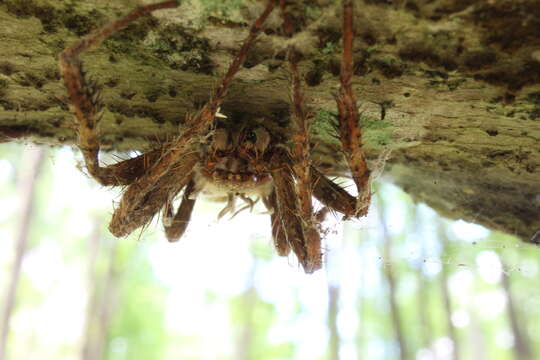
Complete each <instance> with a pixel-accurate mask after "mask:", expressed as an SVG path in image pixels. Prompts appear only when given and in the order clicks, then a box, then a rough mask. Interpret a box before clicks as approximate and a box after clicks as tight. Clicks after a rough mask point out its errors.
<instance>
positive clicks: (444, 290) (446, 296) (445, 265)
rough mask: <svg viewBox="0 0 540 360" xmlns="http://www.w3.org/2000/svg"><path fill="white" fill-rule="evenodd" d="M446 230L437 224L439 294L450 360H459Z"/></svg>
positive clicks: (441, 224) (440, 223) (440, 224)
mask: <svg viewBox="0 0 540 360" xmlns="http://www.w3.org/2000/svg"><path fill="white" fill-rule="evenodd" d="M445 231H446V228H445V226H444V225H443V223H442V222H440V221H439V224H438V235H439V239H440V241H441V243H442V246H443V249H442V256H441V259H442V267H441V277H440V279H441V294H442V298H443V303H444V310H445V315H446V324H447V325H446V326H447V329H448V337H450V339H451V340H452V346H453V349H452V359H454V360H459V358H460V352H459V348H460V346H459V340H458V336H457V333H456V328H455V327H454V324H453V323H452V295H451V294H450V287H449V283H448V276H449V267H450V264H449V260H448V259H447V257H448V254H449V251H448V237H447V236H446V234H445Z"/></svg>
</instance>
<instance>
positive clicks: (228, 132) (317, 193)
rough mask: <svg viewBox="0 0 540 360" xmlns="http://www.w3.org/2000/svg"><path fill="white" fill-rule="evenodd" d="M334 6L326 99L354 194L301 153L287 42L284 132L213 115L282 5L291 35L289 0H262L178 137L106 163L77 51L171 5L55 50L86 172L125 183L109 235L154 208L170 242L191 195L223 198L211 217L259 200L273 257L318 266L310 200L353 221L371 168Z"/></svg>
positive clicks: (90, 88) (301, 128) (302, 117)
mask: <svg viewBox="0 0 540 360" xmlns="http://www.w3.org/2000/svg"><path fill="white" fill-rule="evenodd" d="M342 2H343V54H342V61H341V72H340V84H341V86H340V89H339V92H338V94H337V95H336V96H335V99H336V103H337V109H338V124H337V126H336V130H337V133H338V136H339V139H340V141H341V145H342V149H343V153H344V155H345V159H346V161H347V163H348V167H349V169H350V172H351V175H352V179H353V180H354V182H355V184H356V187H357V190H358V196H357V197H353V196H351V195H350V194H349V193H348V192H347V191H346V190H345V189H343V188H342V187H341V186H340V185H338V184H337V183H335V182H333V181H332V180H331V179H329V178H328V177H327V176H325V175H324V174H323V173H321V171H319V170H318V169H317V167H316V166H315V165H314V163H313V161H312V159H311V158H310V141H309V131H308V129H309V123H308V122H309V117H308V115H307V113H306V110H305V106H304V99H303V93H302V87H301V76H300V73H299V70H298V62H299V61H300V55H299V52H298V51H297V49H296V48H295V45H294V44H293V43H292V42H289V45H288V48H287V60H288V64H289V71H290V74H291V89H292V94H291V99H292V106H291V120H290V121H291V130H290V132H289V138H287V139H282V138H279V137H278V136H277V135H276V134H273V133H272V131H270V130H269V129H268V128H267V127H266V126H265V123H264V121H260V120H256V119H253V120H247V121H244V120H243V121H242V122H239V121H235V119H233V118H226V117H225V116H224V115H222V114H221V113H220V111H219V109H220V105H221V104H222V102H223V100H224V99H225V96H226V94H227V90H228V88H229V85H230V83H231V81H232V80H233V78H234V76H235V74H236V73H237V71H238V70H239V68H240V67H241V66H242V64H243V62H244V60H245V59H246V56H247V53H248V51H249V49H250V48H251V47H252V45H253V43H254V42H255V39H256V38H257V35H258V34H259V33H260V31H261V29H262V27H263V24H264V22H265V20H266V19H267V17H268V16H269V14H270V13H271V12H272V11H273V10H274V8H275V7H276V6H278V7H279V8H280V10H281V17H282V20H283V25H282V33H283V35H284V36H286V37H293V36H294V31H295V30H294V28H295V24H296V20H295V15H294V11H293V10H292V9H294V7H295V6H296V5H295V1H294V0H268V1H267V4H266V7H265V9H264V11H263V12H262V13H261V14H260V16H259V17H258V18H257V19H256V20H255V22H254V23H253V24H252V25H251V28H250V32H249V35H248V36H247V38H246V39H245V40H244V43H243V45H242V47H241V48H240V50H239V51H238V53H237V55H236V56H235V57H234V59H233V61H232V63H231V64H230V66H229V68H228V70H227V72H226V73H225V75H224V76H223V78H222V79H221V82H220V83H219V84H218V86H217V87H216V88H215V90H214V92H213V94H212V96H211V98H210V100H209V101H208V102H207V103H206V104H205V105H204V106H203V107H202V108H201V110H200V111H198V112H197V113H196V114H195V115H192V116H187V117H186V127H185V130H184V131H183V132H182V133H181V134H179V135H178V136H177V137H175V138H174V139H173V140H172V141H169V142H167V143H165V144H162V145H161V146H160V147H159V148H158V149H154V150H151V151H149V152H146V153H143V154H141V155H139V156H137V157H134V158H130V159H127V160H124V161H121V162H119V163H116V164H113V165H109V166H106V167H101V166H100V165H99V148H100V142H99V133H98V123H99V120H100V118H101V110H102V109H103V105H102V103H101V101H100V97H99V91H98V90H97V86H96V84H95V83H94V82H91V81H88V80H87V79H86V78H85V73H84V71H83V69H82V62H81V60H80V59H79V56H80V55H81V54H82V53H84V52H85V51H87V50H88V49H90V48H92V47H95V46H98V45H99V44H100V43H101V42H102V41H103V40H105V39H106V38H107V37H109V36H110V35H112V34H114V33H115V32H117V31H119V30H120V29H122V28H123V27H125V26H126V25H128V24H129V23H131V22H132V21H135V20H137V19H138V18H140V17H142V16H145V15H148V14H150V13H151V12H153V11H155V10H159V9H166V8H173V7H176V6H178V5H179V1H163V2H160V3H156V4H151V5H146V6H142V7H139V8H137V9H135V10H133V11H132V12H131V13H129V14H128V15H126V16H125V17H123V18H121V19H119V20H117V21H115V22H113V23H111V24H108V25H106V26H104V27H102V28H100V29H99V30H97V31H95V32H93V33H92V34H90V35H88V36H86V37H84V38H82V39H80V40H78V41H77V42H76V43H75V44H73V45H72V46H70V47H68V48H67V49H65V50H64V51H63V52H62V54H61V55H60V60H59V62H60V70H61V72H62V76H63V79H64V84H65V86H66V88H67V91H68V95H69V100H70V102H71V105H72V109H73V112H74V115H75V117H76V119H77V121H78V123H79V141H78V146H79V148H80V150H81V152H82V154H83V157H84V161H85V164H86V168H87V171H88V173H89V174H90V175H91V176H92V177H94V178H95V179H96V180H97V181H98V182H99V183H101V184H102V185H105V186H126V189H125V191H124V193H123V196H122V199H121V201H120V203H119V204H118V206H117V207H116V209H115V211H114V213H113V216H112V220H111V222H110V225H109V230H110V231H111V233H112V234H113V235H115V236H117V237H122V236H126V235H128V234H130V233H131V232H133V231H134V230H136V229H137V228H140V227H142V226H144V225H146V224H148V223H149V222H150V221H151V220H152V218H153V217H154V216H155V215H156V214H158V213H159V212H160V211H163V216H162V218H163V224H164V227H165V234H166V236H167V238H168V239H169V241H175V240H178V239H179V238H180V237H181V236H182V234H183V233H184V232H185V230H186V228H187V226H188V224H189V221H190V217H191V214H192V211H193V207H194V205H195V201H196V198H197V196H198V195H199V194H206V195H208V196H210V197H212V198H214V200H221V201H224V202H226V205H225V207H224V209H223V210H222V211H221V213H220V215H224V214H225V213H227V212H230V213H233V214H234V213H235V212H236V210H235V206H234V204H235V200H236V199H237V198H239V199H241V200H243V201H244V202H245V203H246V205H245V206H246V207H252V206H253V204H254V202H255V201H256V200H257V199H259V198H261V199H262V201H263V202H264V204H265V205H266V207H267V208H268V210H269V213H270V217H271V226H272V237H273V240H274V244H275V247H276V249H277V252H278V254H279V255H281V256H287V255H288V254H289V253H290V251H291V250H292V251H293V252H294V253H295V254H296V256H297V258H298V260H299V262H300V264H301V265H302V267H303V268H304V271H305V272H306V273H312V272H313V271H315V270H317V269H320V268H321V266H322V251H321V235H320V233H319V221H320V217H319V216H316V214H315V212H314V210H313V204H312V197H315V198H317V199H318V200H319V201H320V202H321V203H322V204H323V205H324V206H325V207H327V208H329V209H332V210H335V211H337V212H340V213H342V214H344V215H346V216H354V217H359V216H364V215H366V214H367V211H368V207H369V204H370V199H371V192H370V172H369V169H368V167H367V165H366V161H365V158H364V155H363V151H362V137H361V128H360V126H359V123H358V121H359V114H358V108H357V105H356V99H355V95H354V92H353V90H352V86H351V80H352V75H353V61H352V43H353V37H354V36H353V0H343V1H342ZM178 197H180V198H181V201H180V205H179V206H178V208H176V209H175V208H174V205H173V201H174V200H175V199H176V198H178ZM240 210H241V209H240Z"/></svg>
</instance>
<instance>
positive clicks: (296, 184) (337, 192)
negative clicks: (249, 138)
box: [270, 0, 371, 273]
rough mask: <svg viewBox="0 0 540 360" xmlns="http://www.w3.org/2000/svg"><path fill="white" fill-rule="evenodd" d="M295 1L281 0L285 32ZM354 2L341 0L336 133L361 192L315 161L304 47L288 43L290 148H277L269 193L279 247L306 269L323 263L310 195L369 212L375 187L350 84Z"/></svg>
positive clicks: (353, 212) (355, 212) (349, 210)
mask: <svg viewBox="0 0 540 360" xmlns="http://www.w3.org/2000/svg"><path fill="white" fill-rule="evenodd" d="M294 6H295V2H294V1H292V0H280V7H281V10H282V17H283V32H284V34H285V35H286V36H287V37H292V36H293V35H294V28H295V23H296V22H295V19H294V16H293V15H292V14H293V13H294ZM352 20H353V2H352V0H343V54H342V62H341V76H340V84H341V86H340V89H339V94H338V95H337V96H336V103H337V107H338V113H339V117H338V120H339V122H338V127H337V130H338V134H339V138H340V141H341V144H342V148H343V151H344V154H345V158H346V160H347V163H348V166H349V168H350V171H351V173H352V177H353V180H354V182H355V184H356V187H357V189H358V198H355V197H353V196H351V195H350V194H349V193H348V192H347V191H346V190H344V189H343V188H342V187H341V186H340V185H338V184H336V183H334V182H333V181H331V180H330V179H328V178H327V177H326V176H324V175H323V174H322V173H320V172H319V171H318V170H317V168H316V167H315V166H314V164H312V161H311V158H310V141H309V124H308V116H307V114H306V110H305V105H304V95H303V91H302V86H301V79H300V74H299V70H298V62H299V60H300V53H299V51H298V50H297V49H296V48H295V46H294V45H293V43H291V45H289V46H288V49H287V54H288V55H287V58H288V62H289V71H290V73H291V83H292V84H291V88H292V94H291V98H292V108H293V109H292V125H293V128H294V130H293V131H292V136H291V140H292V149H291V151H290V152H286V151H282V152H276V154H275V155H274V158H273V162H274V163H273V164H272V166H273V169H274V170H273V171H272V177H273V179H274V186H275V193H274V194H273V195H272V197H271V198H270V201H271V202H272V205H273V206H274V209H275V210H274V212H275V214H274V216H273V217H272V234H273V237H274V242H275V244H276V248H277V249H278V253H280V254H282V255H283V254H287V253H288V251H289V249H291V248H292V250H293V251H294V253H295V254H296V256H297V258H298V260H299V262H300V264H301V265H302V267H303V268H304V270H305V272H306V273H312V272H314V271H316V270H317V269H319V268H321V267H322V250H321V236H320V234H319V230H318V228H319V226H318V222H319V221H320V219H318V217H317V216H316V214H315V213H314V211H313V204H312V196H315V198H317V199H318V200H319V201H320V202H321V203H323V204H324V205H325V206H327V207H328V208H330V209H333V210H336V211H338V212H341V213H343V214H345V215H347V216H355V217H360V216H364V215H366V214H367V211H368V207H369V203H370V198H371V193H370V186H369V169H368V168H367V165H366V161H365V158H364V155H363V151H362V142H361V141H362V138H361V128H360V126H359V124H358V120H359V114H358V108H357V105H356V99H355V96H354V92H353V90H352V86H351V80H352V74H353V61H352V42H353V21H352Z"/></svg>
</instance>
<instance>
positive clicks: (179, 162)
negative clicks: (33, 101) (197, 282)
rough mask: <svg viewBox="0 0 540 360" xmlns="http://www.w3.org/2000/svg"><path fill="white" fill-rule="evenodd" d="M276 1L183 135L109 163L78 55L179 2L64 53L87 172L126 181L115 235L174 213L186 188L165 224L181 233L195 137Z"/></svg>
mask: <svg viewBox="0 0 540 360" xmlns="http://www.w3.org/2000/svg"><path fill="white" fill-rule="evenodd" d="M274 5H275V4H274V1H273V0H269V1H268V3H267V6H266V8H265V9H264V11H263V13H262V14H261V15H260V16H259V18H257V20H256V21H255V22H254V23H253V24H252V26H251V28H250V32H249V35H248V36H247V38H246V39H245V41H244V43H243V45H242V47H241V49H240V50H239V52H238V54H237V55H236V56H235V58H234V59H233V61H232V63H231V64H230V66H229V68H228V70H227V72H226V73H225V75H224V76H223V78H222V80H221V82H220V83H219V85H218V86H217V87H216V89H215V91H214V93H213V95H212V97H211V98H210V100H209V101H208V102H207V103H206V104H205V105H204V106H203V108H202V109H201V110H200V111H199V112H198V113H197V114H196V115H194V116H193V117H191V118H188V119H187V120H186V122H187V124H186V125H187V127H186V130H185V131H184V132H183V133H182V134H180V135H179V136H178V137H177V138H175V139H174V140H172V141H171V142H169V143H167V144H164V145H163V146H162V147H161V148H160V149H157V150H153V151H150V152H148V153H145V154H142V155H140V156H138V157H135V158H133V159H129V160H126V161H123V162H120V163H118V164H114V165H111V166H107V167H101V166H100V165H99V157H98V155H99V147H100V145H99V134H98V128H97V127H98V123H99V120H100V111H101V109H102V105H101V102H100V96H99V93H98V91H97V87H96V85H95V84H94V83H92V82H90V81H88V80H87V79H86V78H85V73H84V71H83V69H82V62H81V60H80V59H79V56H80V55H82V54H83V53H84V52H85V51H87V50H88V49H90V48H92V47H95V46H98V45H99V44H100V43H101V42H103V41H104V40H105V39H106V38H107V37H109V36H110V35H112V34H114V33H115V32H117V31H118V30H120V29H122V28H123V27H125V26H126V25H128V24H129V23H131V22H132V21H134V20H137V19H138V18H140V17H142V16H145V15H148V14H150V13H151V12H152V11H155V10H159V9H166V8H172V7H176V6H178V1H176V0H175V1H163V2H160V3H156V4H151V5H146V6H142V7H139V8H137V9H135V10H133V11H132V12H131V13H129V14H128V15H126V16H125V17H123V18H121V19H119V20H117V21H115V22H113V23H111V24H109V25H106V26H104V27H102V28H101V29H98V30H97V31H95V32H93V33H92V34H90V35H88V36H86V37H84V38H82V39H80V40H79V41H77V42H76V43H75V44H73V45H72V46H70V47H68V48H67V49H65V50H64V51H63V52H62V54H61V55H60V59H59V65H60V71H61V73H62V76H63V79H64V84H65V86H66V88H67V91H68V95H69V99H70V102H71V105H72V107H73V111H74V114H75V117H76V118H77V120H78V122H79V143H78V146H79V148H80V149H81V152H82V154H83V156H84V161H85V164H86V168H87V170H88V173H89V174H90V175H91V176H93V177H94V178H95V179H96V180H97V181H98V182H100V183H101V184H103V185H108V186H118V185H127V188H126V190H125V192H124V194H123V196H122V199H121V201H120V203H119V205H118V207H117V208H116V209H115V211H114V213H113V216H112V220H111V222H110V224H109V230H110V231H111V233H112V234H113V235H115V236H117V237H121V236H126V235H128V234H130V233H131V232H133V231H134V230H135V229H137V228H139V227H141V226H144V225H146V224H148V223H149V222H150V220H151V219H152V218H153V216H154V215H155V214H157V213H158V212H159V211H160V210H161V209H162V208H163V207H165V208H166V213H167V212H169V213H170V212H173V211H172V210H171V207H170V200H171V199H172V198H174V197H175V196H176V195H177V194H178V193H179V192H180V191H181V190H182V189H183V188H186V190H185V192H184V194H186V195H185V196H184V201H183V202H182V204H181V205H180V209H179V211H178V212H177V213H176V214H168V216H165V217H164V218H166V219H168V220H171V219H172V220H171V221H167V223H166V224H165V228H166V234H167V236H168V237H169V240H174V239H176V238H178V237H180V236H181V235H182V232H183V231H184V230H185V226H186V222H187V221H189V216H190V215H191V210H192V208H193V204H191V200H190V198H189V195H190V191H191V190H190V189H191V187H190V184H191V182H192V181H193V178H194V174H193V173H194V168H195V167H196V165H197V164H198V162H199V155H198V153H197V151H196V143H197V141H198V140H197V139H199V138H200V137H201V135H203V134H204V133H205V132H206V131H208V128H209V126H210V125H211V124H212V123H213V121H214V118H215V115H216V113H218V109H219V107H220V105H221V103H222V102H223V100H224V98H225V95H226V94H227V90H228V88H229V85H230V82H231V81H232V79H233V78H234V75H235V74H236V73H237V71H238V69H239V68H240V66H241V65H242V64H243V63H244V60H245V58H246V55H247V52H248V50H249V49H250V47H251V46H252V45H253V43H254V41H255V39H256V37H257V35H258V34H259V33H260V31H261V28H262V25H263V23H264V21H265V20H266V18H267V17H268V15H269V14H270V13H271V11H272V10H273V8H274Z"/></svg>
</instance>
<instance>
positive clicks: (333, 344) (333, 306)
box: [327, 284, 340, 360]
mask: <svg viewBox="0 0 540 360" xmlns="http://www.w3.org/2000/svg"><path fill="white" fill-rule="evenodd" d="M338 313H339V286H338V285H332V284H328V315H327V319H328V320H327V321H328V332H329V333H330V339H329V343H330V344H329V348H328V352H329V354H330V355H329V359H330V360H339V346H340V340H339V331H338V326H337V317H338Z"/></svg>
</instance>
